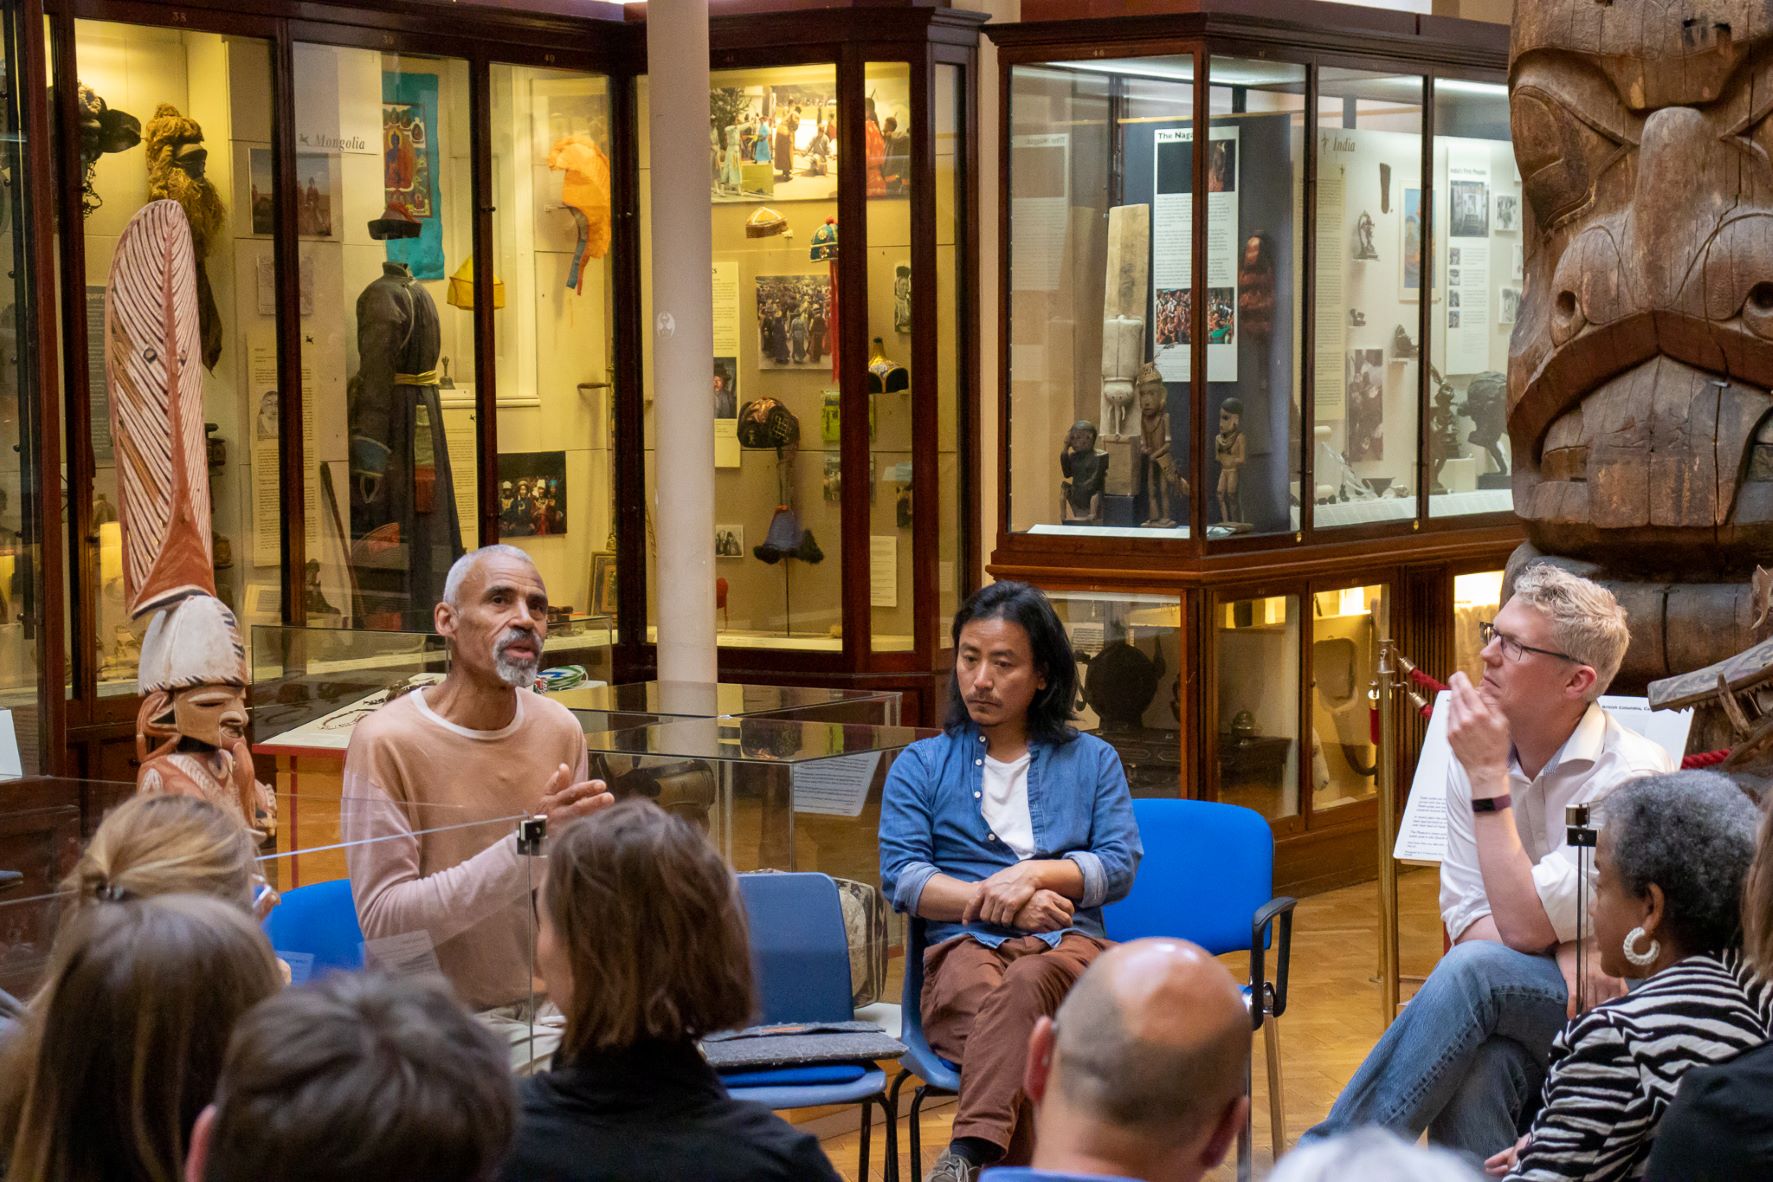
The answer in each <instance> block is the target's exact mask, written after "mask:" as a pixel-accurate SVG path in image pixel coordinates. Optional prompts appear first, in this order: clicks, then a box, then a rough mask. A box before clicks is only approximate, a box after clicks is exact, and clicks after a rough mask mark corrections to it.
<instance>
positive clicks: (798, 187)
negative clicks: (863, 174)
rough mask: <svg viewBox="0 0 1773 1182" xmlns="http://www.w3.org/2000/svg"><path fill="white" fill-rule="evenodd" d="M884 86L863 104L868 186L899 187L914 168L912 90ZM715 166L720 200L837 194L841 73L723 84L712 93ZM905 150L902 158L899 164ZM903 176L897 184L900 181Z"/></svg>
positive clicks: (874, 191)
mask: <svg viewBox="0 0 1773 1182" xmlns="http://www.w3.org/2000/svg"><path fill="white" fill-rule="evenodd" d="M895 89H903V88H902V87H898V88H895V87H893V86H891V85H890V84H889V85H887V86H884V87H881V86H877V87H876V88H875V89H874V91H872V92H871V93H870V95H869V98H868V107H867V110H866V111H865V112H864V116H865V127H866V135H867V138H868V141H869V145H870V146H871V147H872V148H873V149H874V151H875V152H878V153H879V157H878V159H879V163H873V162H872V160H873V159H876V157H871V163H870V166H869V172H868V192H869V194H870V195H871V196H884V195H886V194H888V193H893V192H900V191H902V190H903V187H904V179H905V178H906V177H909V175H910V172H911V169H910V163H911V158H910V153H911V149H910V143H911V137H910V127H911V103H910V100H909V95H898V94H888V93H886V92H887V91H892V90H895ZM708 120H709V126H710V127H711V128H712V129H713V134H712V136H711V137H710V140H709V145H708V150H709V162H708V163H709V171H710V172H711V173H712V175H713V182H712V196H713V199H714V200H715V201H831V200H834V199H835V198H836V197H837V136H838V128H839V126H840V120H839V117H838V111H837V79H836V77H835V76H831V78H830V80H829V82H828V83H824V82H813V83H795V84H788V85H770V84H765V85H760V86H721V87H716V88H715V89H714V90H712V91H711V92H709V95H708ZM901 158H902V160H903V165H902V168H901V167H900V161H901ZM895 180H897V181H898V182H899V183H898V185H897V186H896V187H895V185H894V183H893V182H894V181H895Z"/></svg>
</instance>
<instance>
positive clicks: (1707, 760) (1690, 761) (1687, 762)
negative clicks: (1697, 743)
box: [1681, 747, 1730, 768]
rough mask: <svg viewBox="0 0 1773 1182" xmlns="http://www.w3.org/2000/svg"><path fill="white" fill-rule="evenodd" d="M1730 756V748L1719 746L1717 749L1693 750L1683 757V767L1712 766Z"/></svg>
mask: <svg viewBox="0 0 1773 1182" xmlns="http://www.w3.org/2000/svg"><path fill="white" fill-rule="evenodd" d="M1728 758H1730V748H1728V747H1719V748H1718V749H1717V750H1716V751H1693V752H1690V753H1688V754H1686V755H1683V756H1682V757H1681V767H1683V768H1693V767H1712V766H1713V765H1715V764H1720V763H1723V762H1724V761H1725V760H1726V759H1728Z"/></svg>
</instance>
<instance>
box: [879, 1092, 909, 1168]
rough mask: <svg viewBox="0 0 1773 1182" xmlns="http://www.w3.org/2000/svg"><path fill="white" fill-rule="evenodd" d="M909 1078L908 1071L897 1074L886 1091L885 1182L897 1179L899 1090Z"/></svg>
mask: <svg viewBox="0 0 1773 1182" xmlns="http://www.w3.org/2000/svg"><path fill="white" fill-rule="evenodd" d="M910 1077H911V1073H910V1072H909V1071H901V1072H899V1074H898V1075H897V1076H895V1077H894V1078H893V1086H892V1087H890V1088H888V1089H887V1094H886V1102H885V1104H884V1107H885V1108H886V1113H887V1182H897V1179H898V1177H899V1089H900V1088H902V1087H904V1086H905V1081H906V1080H907V1079H909V1078H910Z"/></svg>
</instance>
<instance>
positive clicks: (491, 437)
mask: <svg viewBox="0 0 1773 1182" xmlns="http://www.w3.org/2000/svg"><path fill="white" fill-rule="evenodd" d="M90 7H91V6H80V5H56V6H52V12H51V15H50V16H49V20H48V24H47V42H48V44H47V46H46V47H40V49H39V52H41V54H42V58H41V61H36V60H30V61H28V62H27V66H28V67H33V66H34V67H37V68H39V69H40V70H41V72H42V73H41V77H42V85H41V90H40V91H39V93H40V94H41V95H42V96H43V101H44V103H45V105H46V107H50V108H53V110H51V111H50V115H51V118H50V119H49V123H50V125H51V126H53V127H55V128H56V131H57V136H58V140H57V142H56V144H55V145H54V157H53V159H54V162H55V163H57V164H59V167H60V170H61V175H60V183H59V185H58V186H57V198H58V212H59V215H60V216H59V219H58V224H56V225H54V226H52V227H50V229H49V235H50V240H51V241H52V242H53V243H54V246H55V248H56V249H55V251H54V256H53V265H54V266H55V267H56V268H57V272H58V274H57V278H58V280H59V284H58V287H59V291H60V294H61V316H60V321H59V327H60V330H61V341H60V355H59V358H58V361H59V364H60V365H61V368H62V374H61V385H62V388H63V389H65V391H66V394H67V399H66V401H67V422H66V431H65V453H66V478H67V483H68V489H69V493H68V499H67V505H66V507H65V509H62V510H60V512H62V513H65V515H66V524H67V526H68V528H67V529H66V530H65V531H63V532H65V535H66V537H67V538H68V550H67V552H66V553H65V554H64V555H63V558H64V560H65V562H66V565H67V568H68V572H69V578H68V580H67V586H66V591H65V597H64V598H65V601H66V608H67V611H66V616H67V620H68V627H67V630H66V631H67V638H68V639H67V644H68V654H67V661H66V664H67V667H68V671H69V677H68V702H67V704H66V707H65V721H64V722H63V724H62V726H61V734H59V735H58V736H57V738H56V739H55V740H54V743H55V745H56V746H57V747H58V748H59V747H60V746H61V744H62V743H63V742H65V741H66V738H65V736H66V735H67V734H68V733H70V732H71V733H73V734H76V735H77V736H78V738H77V739H76V740H75V741H76V743H77V747H76V748H75V750H74V751H73V752H72V753H71V754H70V755H69V756H67V759H68V761H69V762H70V763H74V764H76V765H78V766H83V767H86V768H89V769H93V768H99V767H104V768H108V769H109V770H112V771H119V772H120V771H122V770H123V767H124V760H123V759H122V752H123V751H124V750H126V749H127V747H128V738H129V736H130V734H131V732H130V730H129V729H128V728H129V727H130V725H131V720H132V719H133V717H134V713H135V702H134V700H133V699H134V697H135V693H136V685H135V662H136V660H137V658H138V655H139V648H140V636H141V628H142V622H140V621H131V620H130V619H129V618H128V615H127V612H126V611H125V608H124V603H123V598H122V581H121V570H122V536H121V530H120V526H119V521H118V510H119V492H118V489H117V487H116V485H117V481H116V460H115V457H114V455H113V454H112V443H111V433H110V422H111V413H112V408H111V405H110V397H109V387H108V384H107V380H106V372H105V333H104V316H105V303H106V298H105V297H106V293H107V288H108V286H109V285H110V283H111V265H112V258H113V254H114V251H115V248H116V243H117V241H118V237H119V235H120V234H121V232H122V230H123V228H124V227H125V226H126V225H127V224H128V222H129V220H130V218H131V217H133V216H134V215H135V214H136V212H137V211H139V210H140V209H141V208H142V206H143V205H144V204H145V203H146V202H148V201H150V200H153V199H158V198H170V199H172V200H175V201H177V202H179V203H180V205H181V206H183V207H184V209H185V211H186V215H187V219H188V221H189V223H190V224H191V226H192V228H193V230H194V245H195V247H196V255H197V258H198V318H199V328H200V341H201V357H200V358H199V359H198V360H200V361H201V363H202V365H201V376H202V383H203V412H204V419H205V427H206V429H207V439H208V453H207V458H208V466H209V472H208V476H209V483H210V489H211V493H212V508H213V542H214V547H213V548H214V565H215V579H216V586H217V591H218V594H219V596H220V597H221V598H222V599H223V600H224V602H226V603H227V604H228V605H229V606H230V607H231V608H232V609H233V610H234V612H235V614H236V616H237V617H238V619H239V620H240V623H241V630H242V632H243V634H244V635H243V639H244V640H245V641H246V643H247V644H248V646H249V647H250V646H251V645H252V644H253V643H255V641H256V632H255V626H257V625H288V626H305V627H308V628H332V629H337V630H340V631H346V632H363V631H376V630H391V631H400V632H414V631H422V630H428V629H429V627H430V621H431V613H432V608H433V606H434V605H435V603H436V602H437V601H438V599H439V598H440V595H441V590H442V586H443V580H444V576H445V573H446V572H447V570H448V568H449V565H450V563H451V562H453V561H454V559H455V558H456V557H458V556H459V555H460V554H461V553H462V552H463V551H464V550H465V549H467V548H471V547H473V546H476V545H479V544H481V543H483V542H492V541H499V540H503V541H508V542H509V543H511V544H512V545H515V546H519V547H521V548H522V549H524V550H525V551H526V552H528V553H529V555H530V556H531V557H532V558H533V559H534V561H535V563H536V565H537V568H538V569H539V570H540V572H541V574H542V576H543V579H544V581H545V582H546V584H547V586H548V590H549V593H550V599H551V601H552V603H553V605H554V607H555V608H556V609H558V610H559V611H560V612H561V613H562V615H563V617H564V618H565V619H567V620H570V621H575V622H576V621H587V620H588V621H594V623H592V624H590V625H588V626H589V627H591V628H593V629H594V630H596V631H597V632H598V633H599V634H600V635H602V636H603V639H602V640H600V641H599V642H598V643H599V644H600V645H601V647H602V649H603V652H602V653H601V654H600V655H599V656H598V657H596V658H595V659H594V660H593V663H594V664H597V665H599V666H600V667H601V668H602V669H603V670H604V672H603V673H601V674H599V676H607V668H608V666H609V664H610V663H611V660H612V657H611V650H612V645H613V639H612V638H611V637H610V636H609V633H610V632H611V631H612V630H613V629H614V627H615V626H616V622H617V618H618V617H617V607H618V595H617V588H618V586H619V585H620V581H619V580H618V578H617V567H618V564H619V562H620V561H621V559H620V558H619V557H618V554H619V552H620V550H621V539H620V538H619V536H618V534H619V531H618V529H617V523H618V522H617V519H618V514H617V512H616V506H617V503H618V497H617V492H616V490H617V487H618V475H619V473H618V469H619V467H620V464H619V463H618V461H617V458H616V457H617V453H618V451H619V449H618V447H617V441H618V439H619V438H620V437H621V435H622V433H623V432H633V431H637V430H638V424H637V422H634V421H632V420H630V421H626V422H619V419H620V415H619V413H618V412H619V409H620V401H621V395H622V392H623V390H624V388H625V386H626V385H632V384H633V383H634V381H635V377H634V375H635V374H636V373H637V370H638V362H637V360H636V359H634V358H632V357H627V358H623V357H619V356H618V352H617V341H618V340H620V339H621V338H622V332H621V329H620V325H619V323H618V320H619V313H620V308H619V305H618V303H617V301H616V300H614V299H613V298H612V295H611V293H612V291H613V287H614V282H615V273H616V267H617V264H618V262H620V261H622V260H624V258H625V256H624V253H623V252H624V251H625V250H627V249H629V246H630V244H631V242H632V238H633V227H632V224H631V223H630V224H627V225H621V224H618V222H619V219H618V218H617V217H616V216H615V213H614V211H615V210H617V209H621V208H629V207H631V206H632V203H633V192H634V190H633V187H632V186H633V171H632V169H631V168H629V167H626V166H625V162H627V161H631V160H632V158H633V157H632V152H633V139H632V136H631V134H630V129H631V127H632V122H631V111H632V105H631V89H630V87H631V79H632V76H633V73H634V70H635V67H636V63H637V62H638V61H639V60H640V58H639V57H637V56H636V54H637V52H638V51H639V50H640V43H641V38H640V36H639V35H638V30H637V29H635V28H632V27H630V26H629V25H628V24H627V23H626V22H624V21H622V20H620V19H611V18H614V17H616V13H615V12H614V11H613V10H609V9H599V10H596V11H594V12H592V13H590V14H588V15H587V16H584V17H565V16H550V15H546V14H541V13H529V12H524V11H520V10H516V9H499V8H493V7H485V6H475V7H473V8H468V7H466V6H464V7H463V8H461V9H451V10H450V13H449V20H448V22H447V23H446V24H444V25H439V24H437V23H436V22H435V21H434V20H426V19H422V18H420V17H417V16H415V14H414V13H413V12H411V11H409V10H405V9H401V10H394V9H383V8H379V7H368V8H365V7H347V6H342V5H327V4H320V5H301V6H298V5H281V4H271V5H264V4H244V3H242V4H240V5H238V6H237V7H235V8H230V7H229V6H228V5H227V4H218V5H208V6H200V7H199V8H196V9H191V8H188V7H183V6H177V5H173V4H163V3H159V2H158V0H148V2H147V3H142V4H136V5H131V6H128V7H127V12H126V16H127V20H128V22H129V23H123V20H121V19H88V18H87V12H88V9H89V8H90ZM117 14H125V10H124V9H121V8H118V7H116V6H109V7H106V8H105V9H104V15H105V16H107V17H111V16H113V15H117ZM23 76H25V77H27V78H29V77H32V76H35V74H34V72H33V70H31V69H29V68H27V70H26V71H25V72H24V74H23ZM624 103H627V106H626V107H624ZM9 142H11V141H9ZM20 142H21V143H22V142H25V141H22V140H21V141H20ZM11 175H14V176H18V175H20V173H18V172H14V173H12V174H11ZM14 224H17V225H24V224H28V223H26V222H24V221H22V220H21V221H16V222H15V223H14ZM59 412H60V408H59V407H58V408H56V412H55V413H59ZM634 450H635V454H636V456H637V455H638V449H637V448H636V449H634ZM19 454H21V455H24V454H26V453H24V452H21V453H19ZM51 454H53V452H52V453H51ZM31 458H33V459H34V458H35V457H34V456H33V457H31ZM635 466H636V468H637V467H638V460H637V459H636V460H635ZM637 482H638V477H637V476H636V479H635V483H636V484H637ZM23 507H24V506H23V505H22V504H20V505H16V506H15V511H16V510H19V509H22V508H23ZM6 514H7V509H6V508H5V506H4V504H0V529H3V528H5V523H6V520H7V519H6ZM61 523H62V518H61V517H60V516H59V515H58V518H57V524H56V526H55V527H54V528H52V529H51V530H50V532H51V533H54V532H56V530H58V529H59V528H60V526H61ZM3 557H4V556H3V555H0V558H3ZM0 575H4V571H3V570H0ZM4 627H5V622H4V620H3V619H0V661H3V660H4V659H5V648H6V643H5V642H6V636H5V633H4V631H3V629H4ZM570 627H571V628H575V629H582V627H583V626H582V625H579V624H577V623H574V624H572V625H570ZM558 631H559V630H557V635H558ZM371 647H373V645H372V646H371ZM278 659H281V657H279V658H278ZM561 663H575V662H561ZM576 663H583V662H576Z"/></svg>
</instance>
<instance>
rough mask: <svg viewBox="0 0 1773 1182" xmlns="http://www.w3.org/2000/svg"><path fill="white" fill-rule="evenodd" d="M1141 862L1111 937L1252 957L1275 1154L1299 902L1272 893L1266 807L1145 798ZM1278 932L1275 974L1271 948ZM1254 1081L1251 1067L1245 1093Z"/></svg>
mask: <svg viewBox="0 0 1773 1182" xmlns="http://www.w3.org/2000/svg"><path fill="white" fill-rule="evenodd" d="M1133 816H1134V818H1135V819H1137V821H1138V822H1139V838H1140V840H1141V841H1142V842H1143V843H1144V846H1145V857H1144V860H1143V861H1141V862H1140V863H1139V873H1138V875H1137V877H1136V878H1135V879H1134V881H1133V889H1132V890H1131V891H1130V892H1128V894H1127V896H1126V898H1124V899H1121V900H1120V901H1119V902H1116V903H1111V904H1109V905H1108V906H1107V907H1106V908H1104V909H1103V913H1102V918H1103V923H1104V925H1105V926H1106V927H1107V929H1108V936H1109V938H1110V939H1112V940H1117V941H1123V942H1124V941H1127V940H1136V939H1139V938H1140V937H1141V936H1170V937H1173V938H1178V939H1183V940H1190V941H1193V942H1194V943H1196V944H1199V945H1200V946H1201V947H1202V948H1204V949H1206V950H1207V951H1208V952H1210V953H1212V954H1213V955H1214V956H1222V955H1224V954H1225V953H1228V952H1246V951H1247V952H1248V953H1249V954H1250V977H1249V982H1248V983H1247V984H1246V985H1245V986H1244V1003H1245V1004H1246V1005H1247V1006H1249V1010H1250V1026H1251V1029H1252V1030H1261V1031H1263V1034H1264V1039H1263V1041H1264V1044H1265V1047H1266V1050H1267V1056H1268V1119H1269V1123H1270V1131H1271V1135H1272V1136H1273V1139H1274V1156H1275V1157H1276V1158H1277V1159H1278V1158H1279V1157H1280V1155H1281V1154H1282V1153H1284V1152H1285V1151H1286V1119H1285V1108H1284V1103H1283V1095H1282V1091H1281V1066H1280V1028H1279V1026H1278V1024H1277V1022H1276V1021H1275V1020H1276V1019H1278V1018H1279V1017H1280V1016H1281V1015H1282V1014H1283V1013H1285V1012H1286V1009H1287V967H1288V961H1289V960H1290V958H1291V956H1292V948H1293V908H1294V906H1295V904H1296V903H1297V902H1298V900H1296V899H1293V898H1291V897H1284V896H1283V897H1280V898H1276V897H1274V831H1273V830H1272V829H1271V828H1270V827H1269V824H1268V821H1267V819H1266V818H1264V817H1263V816H1262V814H1260V813H1258V812H1256V811H1254V810H1252V809H1247V808H1242V807H1240V806H1238V805H1234V804H1220V803H1217V802H1215V801H1207V800H1175V799H1167V798H1140V799H1138V800H1135V801H1133ZM1271 937H1274V939H1273V942H1274V944H1275V973H1274V979H1273V980H1272V981H1271V980H1269V978H1268V963H1267V952H1268V946H1269V944H1270V941H1271ZM1249 1085H1250V1080H1249V1076H1248V1074H1247V1073H1246V1075H1245V1078H1244V1087H1245V1091H1246V1094H1247V1093H1248V1089H1249ZM1237 1154H1238V1177H1239V1178H1247V1177H1248V1176H1249V1170H1250V1125H1249V1121H1248V1119H1246V1120H1245V1122H1244V1128H1243V1131H1242V1132H1241V1133H1240V1134H1239V1135H1238V1146H1237Z"/></svg>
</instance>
